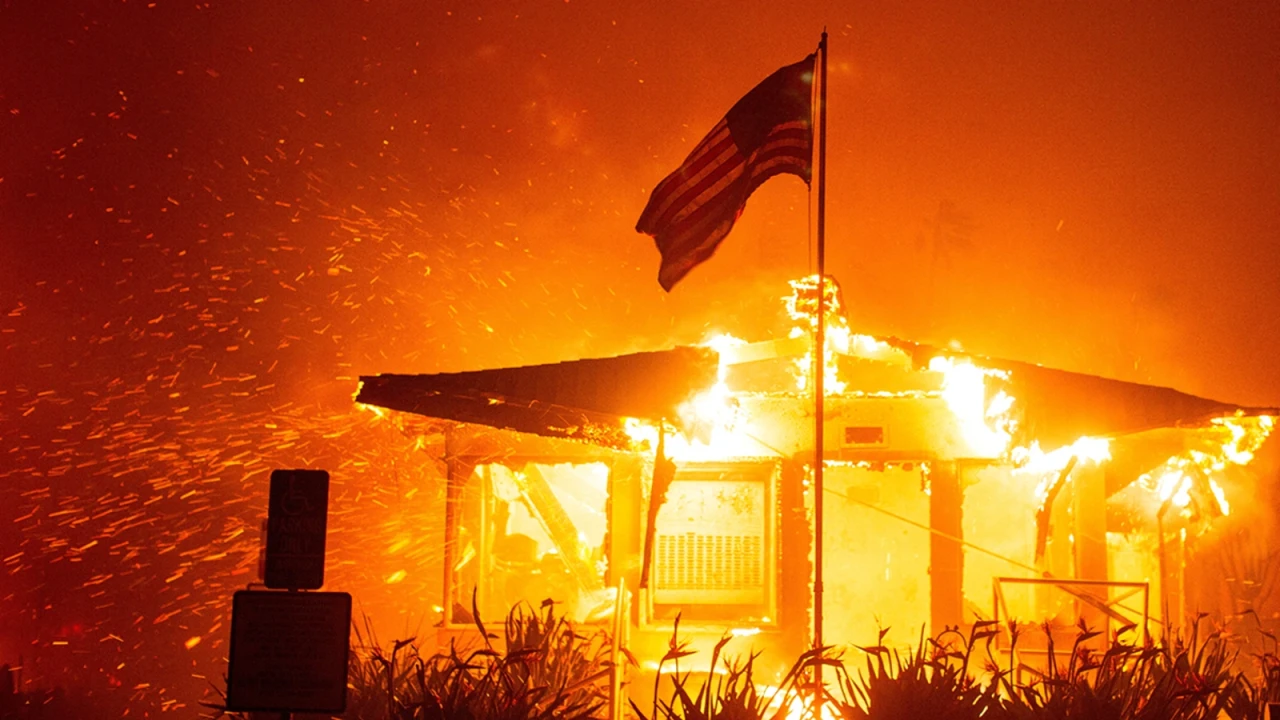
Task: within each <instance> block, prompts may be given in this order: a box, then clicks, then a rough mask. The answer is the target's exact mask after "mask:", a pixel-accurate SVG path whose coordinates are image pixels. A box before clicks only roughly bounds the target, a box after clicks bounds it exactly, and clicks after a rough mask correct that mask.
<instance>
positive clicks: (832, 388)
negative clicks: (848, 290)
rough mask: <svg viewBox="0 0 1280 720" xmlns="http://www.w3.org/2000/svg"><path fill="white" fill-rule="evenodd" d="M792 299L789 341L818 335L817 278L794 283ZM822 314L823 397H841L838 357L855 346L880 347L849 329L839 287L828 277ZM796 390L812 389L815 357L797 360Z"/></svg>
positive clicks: (789, 302) (789, 298)
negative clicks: (793, 324) (810, 381)
mask: <svg viewBox="0 0 1280 720" xmlns="http://www.w3.org/2000/svg"><path fill="white" fill-rule="evenodd" d="M790 285H791V295H789V296H787V297H786V298H784V299H783V303H784V304H785V305H786V308H787V315H788V316H789V317H790V318H791V319H792V321H794V322H795V323H796V325H795V326H794V327H792V328H791V333H790V337H793V338H796V337H804V336H813V335H815V334H816V333H817V331H818V276H817V275H809V276H807V277H803V278H800V279H799V280H792V281H791V282H790ZM822 310H823V313H822V314H823V317H824V323H823V333H822V335H823V342H822V344H823V348H822V365H823V370H822V392H823V394H824V395H839V394H840V393H842V392H844V389H845V383H844V382H842V381H841V380H840V374H839V363H838V362H837V360H836V353H842V354H845V355H848V354H850V352H851V348H852V346H853V345H854V344H855V338H856V344H857V345H858V346H859V347H862V348H865V347H867V346H868V344H869V345H870V347H871V348H872V349H875V348H876V346H877V345H884V346H885V347H886V348H887V347H888V345H887V344H885V343H881V342H880V341H878V340H876V339H875V338H872V337H870V336H867V335H854V334H853V331H852V330H850V329H849V319H848V318H846V317H845V314H844V304H843V302H841V299H840V286H839V285H837V284H836V281H835V279H834V278H832V277H831V276H830V275H828V276H827V277H826V278H824V280H823V283H822ZM795 369H796V387H797V389H798V390H801V391H804V390H807V389H808V387H809V377H810V376H811V375H812V374H813V353H811V352H810V353H805V354H804V355H803V356H801V357H799V358H797V359H796V365H795Z"/></svg>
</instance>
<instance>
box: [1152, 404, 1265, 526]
mask: <svg viewBox="0 0 1280 720" xmlns="http://www.w3.org/2000/svg"><path fill="white" fill-rule="evenodd" d="M1212 423H1213V425H1212V430H1213V434H1214V436H1215V437H1217V438H1221V439H1220V440H1219V443H1220V444H1218V445H1217V446H1216V447H1214V448H1213V449H1212V450H1211V451H1209V452H1206V451H1204V450H1198V449H1189V450H1187V451H1186V452H1184V453H1181V454H1179V455H1175V456H1173V457H1171V458H1169V459H1168V460H1166V461H1165V462H1164V464H1163V465H1161V466H1160V467H1158V468H1156V469H1155V470H1153V471H1152V472H1150V473H1147V474H1145V475H1143V476H1142V477H1140V478H1139V482H1141V483H1142V485H1143V486H1145V487H1147V488H1149V489H1150V490H1151V491H1152V492H1153V493H1154V494H1155V496H1156V497H1157V498H1158V499H1159V500H1160V503H1161V505H1162V506H1164V505H1166V504H1167V505H1169V506H1172V507H1175V508H1178V509H1179V510H1180V511H1184V512H1185V511H1187V509H1188V507H1189V506H1190V505H1191V501H1192V499H1193V497H1195V496H1194V495H1193V492H1194V490H1195V489H1196V485H1197V483H1196V481H1197V480H1200V479H1202V480H1204V481H1205V482H1204V486H1205V487H1207V488H1208V490H1209V492H1208V494H1207V495H1206V494H1205V493H1203V492H1201V493H1199V496H1200V497H1202V498H1203V499H1204V500H1205V502H1210V500H1211V501H1212V503H1213V505H1211V506H1210V510H1211V511H1213V512H1216V513H1218V514H1221V515H1229V514H1231V504H1230V503H1229V502H1228V501H1227V494H1226V491H1225V490H1224V489H1223V488H1222V485H1220V484H1219V483H1218V480H1217V478H1215V477H1214V474H1215V473H1220V472H1222V471H1223V470H1225V469H1226V468H1227V467H1228V466H1229V465H1247V464H1249V463H1250V462H1251V461H1252V460H1253V455H1254V453H1255V452H1257V450H1258V448H1259V447H1261V446H1262V443H1263V442H1265V441H1266V439H1267V437H1268V436H1269V435H1270V434H1271V431H1272V429H1274V427H1275V418H1273V417H1271V416H1268V415H1262V416H1259V417H1255V418H1246V417H1244V415H1243V413H1236V414H1235V415H1234V416H1231V417H1221V418H1214V419H1213V421H1212Z"/></svg>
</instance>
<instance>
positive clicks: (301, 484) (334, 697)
mask: <svg viewBox="0 0 1280 720" xmlns="http://www.w3.org/2000/svg"><path fill="white" fill-rule="evenodd" d="M328 513H329V473H328V472H326V471H324V470H274V471H272V473H271V489H270V495H269V499H268V502H267V522H266V543H265V549H264V552H263V555H262V556H260V563H261V569H262V582H263V584H264V585H266V586H267V588H270V589H271V590H287V591H288V592H270V591H261V590H258V591H255V590H241V591H239V592H237V593H236V594H235V596H234V598H233V599H232V608H231V644H230V647H229V654H228V667H227V703H226V709H227V710H229V711H233V712H242V711H249V712H254V711H259V712H262V711H266V712H278V713H280V717H281V718H283V719H284V720H288V718H289V717H290V715H291V713H293V712H316V713H330V714H338V713H342V712H344V711H345V710H346V705H347V663H348V661H349V656H350V652H351V595H350V594H348V593H344V592H299V591H300V590H319V589H320V588H321V587H322V586H323V585H324V551H325V532H326V530H327V527H326V526H327V524H328Z"/></svg>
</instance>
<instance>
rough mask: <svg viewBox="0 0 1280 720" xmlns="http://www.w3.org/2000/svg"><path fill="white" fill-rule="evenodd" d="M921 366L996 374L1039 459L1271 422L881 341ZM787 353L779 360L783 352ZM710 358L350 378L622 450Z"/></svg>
mask: <svg viewBox="0 0 1280 720" xmlns="http://www.w3.org/2000/svg"><path fill="white" fill-rule="evenodd" d="M884 341H885V342H887V343H889V344H890V345H892V346H894V347H896V348H898V349H899V350H902V351H903V352H905V353H907V354H908V355H909V356H910V357H911V364H912V365H914V366H915V367H916V368H924V367H927V366H928V364H929V360H930V359H932V358H934V357H937V356H939V355H946V356H953V357H967V358H970V359H972V360H973V362H974V363H975V364H976V365H979V366H982V367H985V368H990V369H995V370H1004V371H1007V375H1008V379H1007V381H1005V382H1007V384H1008V386H1009V387H1008V388H1007V390H1008V392H1009V394H1010V395H1012V396H1013V397H1014V398H1016V399H1017V401H1018V403H1017V407H1018V409H1019V411H1020V413H1021V415H1020V417H1019V437H1018V438H1017V439H1018V441H1019V444H1024V445H1025V444H1030V442H1031V441H1032V440H1036V441H1039V443H1040V445H1041V447H1042V448H1044V449H1046V450H1049V449H1053V448H1056V447H1060V446H1062V445H1066V444H1069V443H1071V442H1074V441H1075V440H1076V439H1078V438H1080V437H1082V436H1091V437H1117V436H1121V435H1128V434H1132V433H1137V432H1142V431H1145V430H1151V429H1154V428H1180V427H1198V426H1203V425H1206V424H1208V422H1209V420H1210V419H1211V418H1215V417H1222V416H1225V415H1232V414H1244V415H1276V414H1280V410H1277V409H1275V408H1263V407H1250V406H1242V405H1237V404H1233V403H1227V402H1221V401H1218V400H1211V399H1208V398H1202V397H1198V396H1195V395H1191V394H1188V393H1184V392H1180V391H1178V390H1174V389H1171V388H1165V387H1157V386H1152V385H1143V384H1140V383H1133V382H1125V381H1121V380H1111V379H1108V378H1102V377H1097V376H1094V375H1086V374H1083V373H1076V372H1069V371H1066V370H1055V369H1052V368H1046V367H1041V366H1039V365H1034V364H1031V363H1025V362H1019V361H1014V360H1001V359H997V358H987V357H982V356H977V355H971V354H966V353H958V352H954V351H951V350H947V349H941V348H936V347H932V346H929V345H923V344H920V343H915V342H911V341H906V340H900V339H896V338H887V339H885V340H884ZM793 350H794V348H791V349H790V350H788V352H790V351H793ZM718 366H719V354H718V353H716V352H715V351H713V350H710V349H708V348H694V347H677V348H673V349H670V350H662V351H657V352H643V353H634V354H629V355H620V356H616V357H606V358H593V359H582V360H570V361H566V362H558V363H549V364H543V365H528V366H522V367H511V368H497V369H491V370H476V371H471V372H457V373H437V374H427V375H395V374H386V375H373V376H362V377H361V378H360V381H361V387H360V391H359V393H358V395H357V396H356V401H357V402H361V403H366V404H369V405H377V406H380V407H384V408H388V409H392V410H399V411H403V412H409V413H415V414H418V415H423V416H427V417H433V418H440V419H445V420H453V421H457V422H466V423H476V424H480V425H486V426H489V427H494V428H499V429H506V430H516V431H519V432H526V433H533V434H537V435H543V436H547V437H555V438H568V439H577V440H585V441H589V442H592V443H595V444H598V445H603V446H606V447H612V448H619V449H623V448H627V447H628V445H629V444H628V440H627V438H626V437H625V436H624V435H623V433H622V424H621V422H620V419H621V418H626V417H634V418H641V419H646V420H652V421H656V420H660V419H664V418H665V419H667V420H669V421H675V420H676V419H677V417H678V410H677V408H679V406H680V405H681V404H682V403H684V402H686V401H688V400H689V399H691V398H692V397H693V396H694V395H695V394H696V393H698V392H700V391H702V390H705V389H707V388H709V387H711V386H712V385H713V384H714V383H715V382H716V380H717V372H718Z"/></svg>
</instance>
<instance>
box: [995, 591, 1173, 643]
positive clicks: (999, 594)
mask: <svg viewBox="0 0 1280 720" xmlns="http://www.w3.org/2000/svg"><path fill="white" fill-rule="evenodd" d="M1005 585H1041V586H1049V587H1054V588H1057V589H1059V590H1061V591H1062V592H1064V593H1066V594H1068V595H1070V596H1071V597H1073V598H1075V600H1076V602H1077V603H1080V604H1083V605H1086V606H1088V607H1090V608H1092V609H1093V610H1095V611H1097V612H1098V613H1100V614H1102V615H1104V616H1105V617H1106V618H1107V619H1108V620H1115V621H1116V622H1118V623H1120V624H1121V626H1129V625H1132V626H1135V627H1136V628H1138V631H1139V632H1140V633H1141V642H1142V644H1143V645H1145V644H1146V642H1147V632H1148V627H1147V626H1148V624H1149V621H1150V609H1151V584H1150V583H1146V582H1126V581H1122V580H1075V579H1069V578H1053V577H1044V578H1024V577H996V578H994V582H993V587H992V605H993V608H992V609H993V612H992V618H993V619H994V620H995V621H996V622H999V621H1000V618H1001V616H1002V615H1003V616H1004V617H1008V616H1009V605H1008V602H1007V600H1006V598H1005V594H1004V586H1005ZM1091 588H1105V589H1108V590H1109V589H1111V588H1118V589H1121V590H1124V591H1125V592H1121V593H1119V594H1118V595H1116V596H1115V597H1108V596H1107V595H1109V593H1108V594H1106V595H1102V596H1099V595H1096V594H1094V593H1093V592H1090V589H1091ZM1139 593H1141V595H1142V610H1141V611H1138V610H1136V609H1135V608H1131V607H1128V606H1126V605H1122V604H1121V603H1123V602H1124V601H1126V600H1128V599H1129V598H1131V597H1133V596H1134V595H1138V594H1139ZM1125 613H1129V614H1125ZM1076 614H1077V616H1079V615H1080V612H1079V610H1077V613H1076ZM1135 616H1136V617H1135ZM996 640H997V644H998V641H999V635H998V634H997V636H996Z"/></svg>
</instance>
